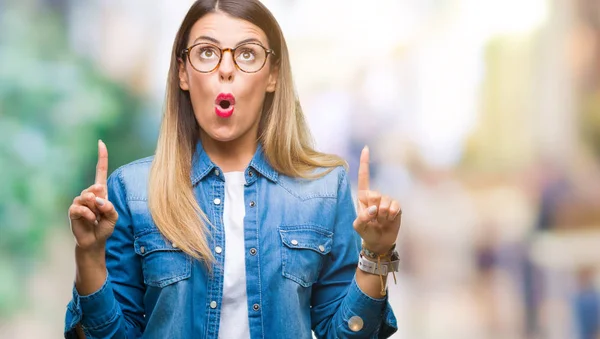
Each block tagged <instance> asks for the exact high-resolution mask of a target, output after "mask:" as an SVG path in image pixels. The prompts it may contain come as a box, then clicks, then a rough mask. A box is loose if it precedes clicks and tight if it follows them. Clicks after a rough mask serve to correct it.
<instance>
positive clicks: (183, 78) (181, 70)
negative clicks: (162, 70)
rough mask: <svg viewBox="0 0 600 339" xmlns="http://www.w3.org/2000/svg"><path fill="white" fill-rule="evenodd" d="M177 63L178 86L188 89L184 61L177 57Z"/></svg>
mask: <svg viewBox="0 0 600 339" xmlns="http://www.w3.org/2000/svg"><path fill="white" fill-rule="evenodd" d="M177 63H178V64H179V88H181V89H182V90H184V91H189V90H190V85H189V83H188V75H187V70H186V69H185V62H183V60H182V59H177Z"/></svg>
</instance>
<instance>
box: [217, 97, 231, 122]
mask: <svg viewBox="0 0 600 339" xmlns="http://www.w3.org/2000/svg"><path fill="white" fill-rule="evenodd" d="M215 105H216V106H215V113H216V114H217V116H219V117H221V118H228V117H230V116H231V115H232V114H233V108H234V105H235V97H234V96H233V94H229V93H221V94H219V95H218V96H217V99H216V100H215Z"/></svg>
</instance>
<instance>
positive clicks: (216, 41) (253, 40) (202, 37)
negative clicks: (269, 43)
mask: <svg viewBox="0 0 600 339" xmlns="http://www.w3.org/2000/svg"><path fill="white" fill-rule="evenodd" d="M199 40H208V41H210V42H212V43H215V44H217V45H220V44H221V42H220V41H219V40H217V39H215V38H213V37H210V36H207V35H202V36H199V37H197V38H196V40H194V44H196V43H198V41H199ZM249 42H255V43H258V44H260V45H261V46H263V43H262V41H260V40H258V39H256V38H248V39H244V40H242V41H240V42H238V43H237V44H236V47H237V46H239V45H243V44H245V43H249Z"/></svg>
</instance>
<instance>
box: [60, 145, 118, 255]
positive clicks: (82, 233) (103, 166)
mask: <svg viewBox="0 0 600 339" xmlns="http://www.w3.org/2000/svg"><path fill="white" fill-rule="evenodd" d="M107 174H108V150H107V149H106V145H105V144H104V143H103V142H102V141H101V140H98V164H97V166H96V182H95V184H94V185H92V186H90V187H88V188H87V189H85V190H83V191H82V192H81V195H79V196H77V197H75V199H73V204H72V205H71V207H69V220H70V223H71V231H72V232H73V235H74V236H75V241H76V243H77V247H78V249H79V250H81V251H84V252H95V253H102V254H103V253H104V248H105V245H106V239H108V237H110V235H111V234H112V232H113V229H114V227H115V224H116V222H117V219H118V217H119V215H118V214H117V211H116V210H115V207H114V206H113V204H112V203H111V202H110V201H108V191H107V188H106V178H107Z"/></svg>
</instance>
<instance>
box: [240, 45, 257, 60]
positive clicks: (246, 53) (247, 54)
mask: <svg viewBox="0 0 600 339" xmlns="http://www.w3.org/2000/svg"><path fill="white" fill-rule="evenodd" d="M238 58H239V59H241V60H243V61H252V60H254V59H255V58H256V54H255V53H254V51H253V50H251V49H249V48H245V49H243V50H241V51H240V52H239V56H238Z"/></svg>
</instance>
